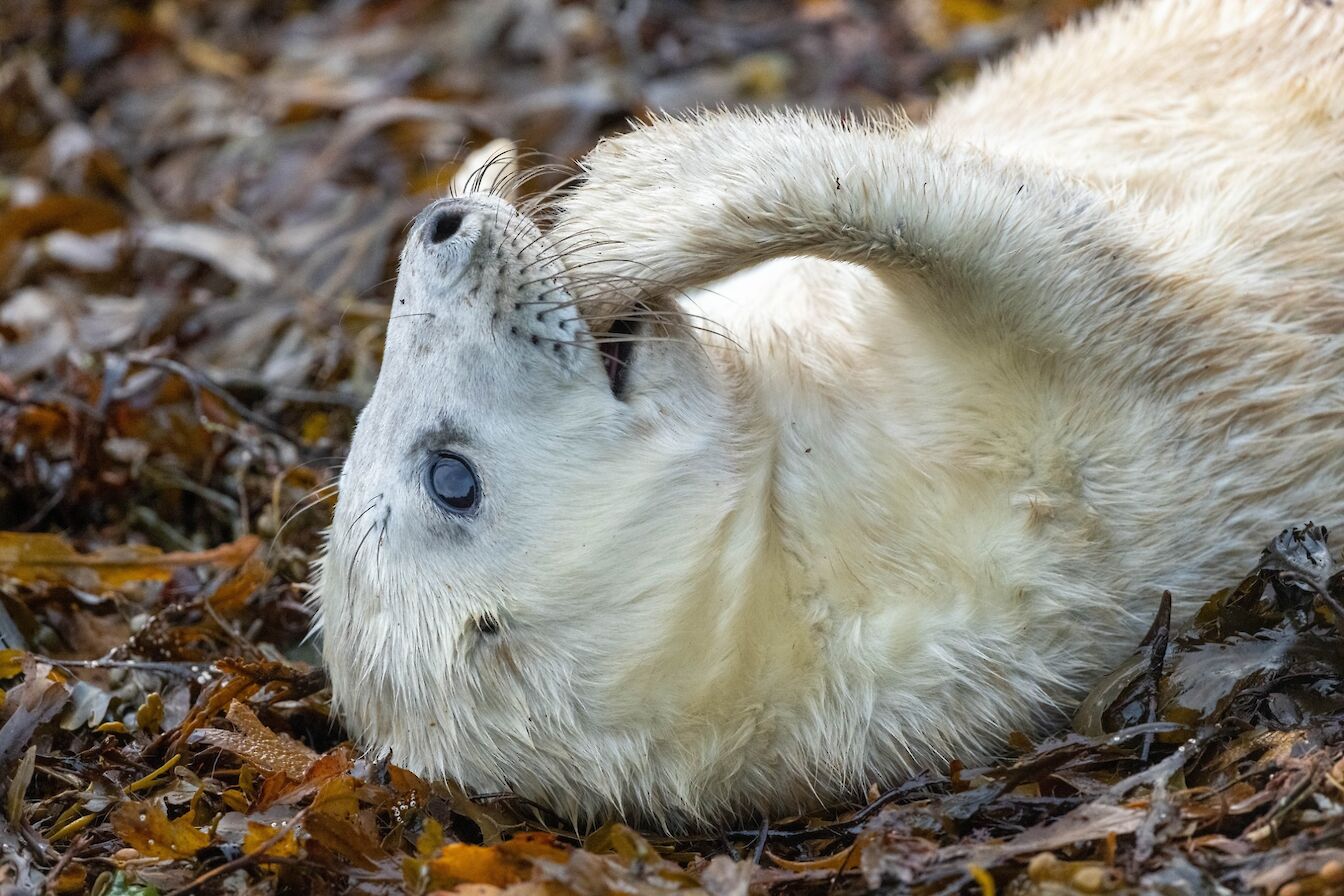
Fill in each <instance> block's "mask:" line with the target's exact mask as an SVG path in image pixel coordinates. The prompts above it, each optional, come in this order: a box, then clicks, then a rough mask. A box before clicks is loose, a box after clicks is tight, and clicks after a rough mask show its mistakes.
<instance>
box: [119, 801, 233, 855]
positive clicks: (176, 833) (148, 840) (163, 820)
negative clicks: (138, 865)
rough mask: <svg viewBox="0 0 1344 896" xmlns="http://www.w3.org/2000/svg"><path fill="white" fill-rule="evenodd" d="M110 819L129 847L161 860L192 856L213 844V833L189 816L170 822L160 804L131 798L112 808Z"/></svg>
mask: <svg viewBox="0 0 1344 896" xmlns="http://www.w3.org/2000/svg"><path fill="white" fill-rule="evenodd" d="M111 821H112V830H113V831H115V832H116V834H117V836H118V837H120V838H121V839H122V840H124V841H126V845H127V846H130V847H133V848H134V849H136V850H138V851H139V852H140V853H142V854H144V855H147V856H154V857H155V858H159V859H189V858H191V857H192V856H194V855H196V853H197V852H198V851H200V850H202V849H204V848H205V847H207V846H209V845H210V836H209V835H208V834H206V833H205V832H204V831H200V830H197V829H196V828H195V827H193V826H192V824H191V818H190V817H189V816H188V815H183V816H182V817H181V818H174V819H172V820H171V821H170V820H169V819H168V814H167V813H166V812H164V811H163V807H162V806H161V805H159V804H158V803H137V802H134V801H131V800H128V801H126V802H124V803H122V804H121V805H119V806H117V808H115V809H113V810H112V815H111Z"/></svg>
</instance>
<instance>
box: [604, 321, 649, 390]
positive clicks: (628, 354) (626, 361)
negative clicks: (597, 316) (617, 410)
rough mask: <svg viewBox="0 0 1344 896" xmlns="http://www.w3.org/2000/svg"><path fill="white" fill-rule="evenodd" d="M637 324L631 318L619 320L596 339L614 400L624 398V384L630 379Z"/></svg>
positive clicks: (636, 339)
mask: <svg viewBox="0 0 1344 896" xmlns="http://www.w3.org/2000/svg"><path fill="white" fill-rule="evenodd" d="M638 331H639V322H638V321H636V320H633V319H631V318H628V317H627V318H619V319H617V320H616V321H615V322H614V323H612V325H611V329H610V330H608V331H607V332H606V333H605V334H604V335H603V336H601V337H600V338H599V339H598V350H599V351H601V352H602V366H603V368H604V369H605V370H606V372H607V382H609V383H610V384H611V394H612V395H613V396H615V397H616V398H620V399H624V398H625V389H626V382H627V381H628V380H629V377H630V365H631V363H632V362H633V360H634V355H635V342H637V341H638V335H639V333H638Z"/></svg>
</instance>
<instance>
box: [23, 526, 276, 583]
mask: <svg viewBox="0 0 1344 896" xmlns="http://www.w3.org/2000/svg"><path fill="white" fill-rule="evenodd" d="M260 543H261V542H260V540H259V539H258V538H257V537H256V536H255V535H245V536H243V537H242V538H240V539H238V540H237V541H234V542H230V543H229V544H225V545H220V546H219V547H217V548H212V549H210V550H208V551H175V552H173V553H169V554H165V553H163V552H162V551H160V550H159V549H158V548H155V547H150V546H149V545H142V544H126V545H117V546H115V547H109V548H103V549H102V550H99V551H94V552H93V553H91V554H84V553H80V552H79V551H77V550H75V548H74V546H73V545H71V544H70V542H68V541H66V540H65V539H64V538H62V537H61V536H60V535H56V534H54V533H47V532H0V575H6V576H12V577H14V578H16V579H20V580H22V581H26V582H32V581H44V582H56V583H59V584H65V585H71V586H73V587H75V588H81V589H83V590H86V591H93V590H97V589H99V588H105V589H112V588H118V587H120V586H122V585H125V584H127V583H128V582H146V581H151V582H165V581H167V580H168V577H169V576H171V575H172V572H173V569H174V568H176V567H179V566H220V567H229V566H237V565H239V564H241V563H242V562H243V561H245V560H246V559H247V558H248V557H250V556H252V554H253V552H255V551H256V549H257V546H258V545H259V544H260Z"/></svg>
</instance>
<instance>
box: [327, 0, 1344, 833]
mask: <svg viewBox="0 0 1344 896" xmlns="http://www.w3.org/2000/svg"><path fill="white" fill-rule="evenodd" d="M586 168H587V170H588V178H587V181H586V182H585V184H584V185H583V186H582V187H581V188H580V189H578V191H577V192H576V193H575V194H574V195H573V196H572V197H570V199H569V200H568V202H567V206H566V213H565V216H564V217H563V218H562V220H561V223H560V226H559V228H558V232H557V233H556V234H555V235H553V242H554V244H556V245H558V250H559V251H558V252H550V251H548V252H547V254H546V255H545V257H543V258H542V259H541V260H537V253H538V252H542V251H543V247H546V246H548V245H551V244H552V242H550V241H547V240H544V239H542V240H537V241H536V242H535V243H530V242H529V241H531V240H535V239H536V238H537V235H536V233H535V231H534V230H532V228H531V225H530V224H528V223H527V222H526V221H524V220H522V219H519V218H515V217H513V213H512V211H511V210H510V209H509V208H508V207H507V206H502V205H498V204H495V202H494V200H488V199H480V198H475V199H467V200H462V201H463V202H465V203H466V204H465V205H464V206H463V207H464V208H467V209H468V210H469V211H470V215H469V218H468V223H467V225H464V231H466V233H465V235H464V236H463V240H464V241H465V243H467V244H472V243H473V241H477V242H479V241H480V240H485V241H486V243H487V244H489V245H493V244H494V242H495V241H500V240H502V244H501V245H502V246H503V249H501V250H500V252H499V254H498V255H490V256H489V257H487V258H485V260H484V261H483V260H481V258H480V257H477V256H476V255H472V256H470V257H467V256H466V255H462V257H458V256H455V255H453V254H452V252H451V251H449V250H446V249H443V248H442V247H440V248H439V249H435V250H430V249H427V248H426V247H425V245H424V244H423V241H422V240H421V239H420V235H421V230H416V231H414V232H413V233H412V236H411V238H410V239H409V240H408V243H407V248H406V252H405V254H404V255H403V268H402V274H401V278H400V281H399V283H398V287H397V296H398V300H397V301H398V304H397V305H396V306H395V309H394V319H393V321H392V322H391V325H390V327H389V330H388V340H387V350H386V361H385V365H384V369H383V371H382V373H381V375H380V378H379V382H378V386H377V389H376V391H375V394H374V396H373V399H372V401H371V402H370V404H369V406H368V407H367V408H366V410H365V411H364V413H363V415H362V416H361V418H360V423H359V428H358V431H357V432H356V436H355V441H354V444H353V446H352V449H351V455H350V459H349V462H348V464H347V466H346V470H345V473H344V476H343V479H342V487H341V499H340V505H339V508H338V511H337V517H336V521H335V524H334V527H333V530H332V536H331V540H330V545H329V549H328V554H327V557H326V560H325V563H324V564H323V566H322V568H321V573H320V577H319V592H320V596H321V610H322V620H323V625H324V650H325V654H326V658H327V661H328V664H329V667H330V672H331V676H332V683H333V690H334V694H335V697H336V701H337V704H338V706H339V708H340V709H341V711H342V713H343V714H344V717H345V719H346V721H347V722H348V724H349V725H350V726H351V729H352V730H353V731H354V732H355V733H356V734H357V735H358V736H360V737H361V738H362V739H363V741H364V742H366V743H367V744H368V745H370V746H371V747H374V748H376V749H379V750H390V751H391V752H392V754H393V758H394V759H395V761H397V762H399V763H400V764H402V765H405V766H407V767H409V768H411V769H413V770H415V771H417V772H420V773H422V774H427V775H431V776H450V777H455V778H459V779H461V780H462V781H464V782H465V783H466V784H467V785H469V786H471V787H475V788H478V789H483V790H494V789H497V788H504V787H511V788H513V789H514V790H516V791H517V792H518V793H520V794H522V795H524V796H526V797H530V798H532V799H535V800H539V801H541V802H544V803H547V804H549V805H551V806H553V807H554V808H556V809H557V810H559V811H560V812H562V813H565V814H568V815H573V816H576V817H577V816H583V817H592V816H601V815H606V814H610V813H612V812H624V813H627V814H636V815H639V816H642V817H645V818H650V819H653V820H657V821H661V822H664V823H667V824H670V825H675V824H686V823H691V822H695V821H703V820H711V819H721V818H723V817H725V816H728V815H732V814H755V813H761V812H768V813H782V812H791V811H794V810H797V809H800V808H804V807H808V806H812V805H815V804H817V803H819V802H825V801H829V800H834V799H836V798H838V797H840V796H842V795H845V794H849V793H853V792H854V791H856V790H857V789H859V788H861V787H862V786H864V785H866V784H867V783H868V782H870V781H874V780H877V781H883V782H890V781H891V780H893V779H895V778H898V777H899V776H901V775H903V774H905V773H908V772H909V771H911V770H912V769H916V768H919V767H921V766H926V765H934V766H942V765H944V764H945V763H946V762H947V760H949V759H951V758H953V757H959V758H961V759H963V760H967V761H971V762H975V761H979V760H981V759H984V758H986V757H987V756H989V755H990V754H991V753H992V752H993V751H994V750H995V749H996V748H997V747H998V746H999V745H1000V744H1001V743H1002V741H1003V738H1004V736H1005V735H1006V734H1007V733H1008V732H1010V731H1012V730H1013V729H1031V728H1033V727H1035V726H1038V725H1039V724H1041V723H1042V722H1043V721H1044V720H1045V719H1046V718H1047V717H1054V718H1058V717H1059V712H1060V711H1061V710H1066V709H1068V708H1069V707H1070V706H1071V705H1072V703H1073V702H1074V701H1075V700H1076V698H1077V696H1078V695H1079V694H1080V693H1081V692H1083V691H1085V690H1086V689H1087V688H1088V687H1089V686H1090V685H1091V684H1092V683H1093V681H1094V680H1095V678H1096V677H1097V675H1098V674H1100V673H1101V672H1102V671H1104V670H1105V669H1107V668H1108V667H1110V666H1111V665H1113V664H1114V663H1115V662H1117V661H1118V660H1119V659H1121V658H1122V657H1123V656H1124V655H1126V654H1127V653H1128V652H1129V651H1130V650H1131V649H1132V648H1133V646H1134V644H1135V642H1136V641H1137V639H1138V638H1139V636H1140V635H1141V633H1142V631H1143V629H1144V627H1145V626H1146V624H1147V622H1148V621H1149V619H1150V618H1151V616H1152V614H1153V612H1154V611H1155V609H1156V604H1157V597H1158V596H1159V595H1160V593H1161V591H1162V590H1163V589H1170V590H1171V591H1172V592H1173V594H1174V596H1175V598H1176V600H1177V606H1178V609H1179V610H1181V611H1183V612H1184V611H1188V610H1189V608H1191V607H1192V606H1193V605H1194V602H1195V601H1196V600H1197V599H1199V598H1201V597H1203V596H1204V595H1205V593H1206V592H1207V591H1209V590H1210V589H1211V588H1213V587H1215V586H1217V585H1218V584H1219V583H1220V582H1223V581H1225V580H1227V579H1228V578H1230V577H1234V576H1236V575H1237V574H1238V573H1239V572H1241V571H1242V570H1244V569H1245V567H1246V566H1247V565H1248V564H1249V562H1250V561H1252V560H1253V558H1254V556H1255V552H1256V550H1257V549H1258V547H1259V546H1260V545H1261V544H1262V543H1263V542H1264V540H1265V539H1266V538H1267V537H1268V536H1270V535H1272V534H1273V533H1274V532H1275V531H1277V530H1278V529H1279V528H1281V527H1283V526H1286V525H1290V524H1293V523H1300V522H1303V521H1305V520H1307V519H1315V520H1318V521H1325V522H1331V521H1338V520H1341V519H1344V491H1342V490H1341V482H1344V10H1339V9H1332V8H1329V7H1327V6H1325V5H1321V4H1304V3H1300V2H1296V0H1294V2H1287V0H1225V2H1218V0H1179V2H1153V3H1148V4H1144V5H1124V6H1121V7H1118V8H1114V9H1110V10H1106V11H1104V12H1102V13H1099V14H1098V15H1096V16H1095V17H1094V18H1093V19H1092V20H1090V21H1087V22H1084V23H1082V24H1080V25H1077V26H1074V27H1071V28H1068V29H1066V30H1065V31H1064V32H1062V33H1061V34H1059V35H1058V36H1056V37H1054V38H1052V39H1050V40H1047V41H1043V42H1041V43H1038V44H1037V45H1035V46H1033V47H1031V48H1028V49H1027V50H1026V51H1025V52H1023V53H1021V54H1019V55H1018V56H1016V57H1015V58H1013V59H1011V60H1010V61H1008V62H1007V63H1006V64H1004V65H1001V66H999V67H998V68H996V69H995V70H993V71H991V72H989V73H987V74H985V75H984V76H983V77H981V78H980V79H979V81H977V82H976V84H975V85H974V86H972V87H971V88H969V89H968V90H966V91H964V92H962V93H960V94H958V95H955V96H953V97H950V98H949V99H948V100H947V102H946V103H945V104H944V105H943V107H942V108H941V111H940V112H939V113H938V114H937V115H935V117H934V118H933V120H932V121H930V122H929V123H928V124H927V125H925V126H922V127H918V128H915V127H910V126H908V125H905V124H902V123H900V122H899V121H895V120H892V121H868V122H863V123H855V122H843V121H839V120H835V119H832V118H828V117H824V116H819V115H813V114H805V113H788V114H779V113H769V114H767V113H734V114H728V113H721V114H715V115H704V116H701V117H698V118H695V119H692V120H689V121H673V120H664V121H659V122H657V123H655V124H652V125H650V126H646V127H643V128H640V129H638V130H636V131H635V132H634V133H631V134H628V135H626V136H623V137H620V138H617V139H615V140H611V141H608V142H606V143H604V144H603V145H602V146H600V147H599V148H598V149H597V150H596V151H595V152H594V154H593V155H592V156H591V157H590V158H589V159H588V160H587V162H586ZM445 253H446V254H445ZM556 255H563V264H564V265H565V266H566V267H567V268H568V270H569V276H568V279H567V280H563V281H554V282H552V281H546V282H542V283H532V282H531V281H532V280H533V279H534V278H535V275H536V273H537V271H538V270H539V269H545V270H546V271H547V272H549V273H551V274H554V275H557V276H559V275H560V274H561V273H562V272H561V270H560V262H558V261H556V260H555V256H556ZM491 258H493V259H494V260H490V259H491ZM755 265H760V267H757V268H755V269H753V270H748V271H746V272H745V273H742V274H738V275H737V276H732V277H729V275H733V274H735V273H736V272H739V271H743V270H744V269H747V268H752V266H755ZM724 277H729V279H728V280H726V281H723V282H721V283H719V284H717V285H715V286H713V287H711V289H710V290H708V291H703V292H698V293H693V294H692V295H691V297H690V299H689V300H688V302H689V303H690V304H693V305H695V306H698V307H699V308H700V309H701V310H702V312H703V313H705V314H706V315H707V316H709V317H711V318H713V319H714V320H715V321H716V322H718V323H719V324H721V325H722V326H723V328H724V329H726V330H727V331H729V333H730V334H731V337H732V340H734V341H735V343H736V344H734V342H733V341H730V340H728V339H725V338H723V337H720V336H717V335H714V334H705V333H702V332H700V331H691V330H688V331H687V332H692V333H696V334H698V338H697V340H696V341H695V342H694V343H693V344H689V343H688V342H687V341H663V342H648V343H644V344H640V345H639V346H638V347H637V349H636V357H635V365H634V368H633V371H634V372H633V375H632V376H633V378H632V381H631V393H630V395H629V399H628V401H624V402H623V401H617V400H616V399H614V398H613V397H612V396H611V394H610V391H609V389H608V385H607V382H606V379H605V377H604V375H603V373H602V370H601V367H600V364H599V363H598V361H597V359H596V357H595V355H594V354H593V353H592V352H591V351H586V350H585V349H584V347H583V346H577V347H574V346H565V347H564V349H563V350H562V351H561V352H555V351H554V350H552V349H550V348H549V343H548V342H546V340H547V339H550V338H562V336H561V334H563V333H566V332H568V333H572V332H574V331H575V330H580V331H583V332H586V324H585V322H584V321H583V319H582V317H580V316H579V315H578V314H577V313H576V312H575V311H574V309H573V308H567V309H564V310H562V311H557V312H555V315H560V316H563V315H569V317H568V320H569V323H568V324H567V327H568V328H569V329H568V330H559V329H557V326H558V325H557V324H555V323H554V321H553V320H550V321H538V320H536V319H535V316H533V315H532V311H533V310H535V309H534V306H526V305H525V306H524V309H523V311H522V312H521V313H519V312H515V311H514V310H513V308H512V303H513V302H514V301H526V300H529V299H532V298H535V294H536V292H537V291H539V290H542V289H550V288H551V287H555V288H556V290H557V291H556V292H553V293H552V294H551V297H552V298H553V297H555V296H557V295H558V296H560V297H562V298H564V297H568V296H571V295H573V296H574V297H575V298H579V299H582V298H583V297H584V295H585V293H593V290H594V289H595V287H594V284H597V283H602V284H605V285H610V284H613V283H615V284H622V285H628V288H627V291H628V292H634V291H637V290H636V285H637V283H641V282H648V281H647V280H637V279H632V278H650V279H652V280H656V281H659V282H662V283H665V284H669V285H670V286H673V287H680V288H686V289H690V288H692V287H696V286H700V285H703V284H706V283H710V282H711V281H715V280H718V279H719V278H724ZM562 282H563V283H567V284H568V286H567V287H561V285H560V284H561V283H562ZM519 297H521V299H520V298H519ZM403 300H404V301H403ZM402 312H405V313H407V314H411V313H417V314H419V313H425V314H433V315H434V316H433V317H398V315H400V314H402ZM496 313H498V314H499V315H500V317H498V318H493V317H492V315H494V314H496ZM509 327H520V328H521V330H520V334H519V335H518V336H516V337H514V336H512V334H510V333H509ZM533 333H536V334H539V339H540V340H541V341H540V342H539V344H538V345H532V344H531V341H530V338H529V336H530V335H531V334H533ZM563 338H566V339H567V338H568V337H563ZM580 342H582V340H580ZM447 416H451V417H452V418H453V419H454V420H456V421H457V422H458V423H459V424H460V425H461V426H462V427H463V428H465V429H468V430H469V431H470V433H471V434H472V441H473V443H474V444H473V445H472V446H470V447H462V446H454V445H437V444H435V443H433V442H432V441H430V442H426V441H425V433H426V431H427V430H428V429H432V427H434V426H437V425H438V424H439V422H440V421H442V420H443V419H444V418H445V417H447ZM438 449H454V450H461V451H462V453H464V454H466V455H468V456H470V457H471V458H472V460H473V462H474V463H475V464H476V465H477V468H478V471H479V472H480V474H481V478H482V483H483V486H482V487H483V489H484V497H483V501H482V505H481V512H480V514H479V516H477V517H476V518H475V519H472V520H470V521H467V522H463V521H458V520H451V519H448V518H447V517H445V515H444V514H443V513H442V512H441V511H439V510H438V508H436V507H435V506H433V505H432V504H431V503H430V502H429V501H428V500H427V497H426V494H425V490H424V487H423V482H422V479H421V478H420V472H419V471H421V470H422V468H423V457H424V454H425V452H426V451H429V450H438ZM366 508H367V510H366ZM361 513H363V514H364V515H362V516H361ZM384 519H386V520H387V524H386V531H385V532H384V531H383V529H382V526H383V523H382V521H383V520H384ZM371 522H373V523H376V525H375V526H374V527H373V528H369V523H371ZM361 542H362V543H363V545H364V547H363V548H362V549H360V550H359V552H358V553H357V547H358V545H359V544H360V543H361ZM487 613H489V614H493V615H494V616H496V617H497V618H498V619H499V621H500V631H499V633H498V634H496V635H486V636H483V635H481V634H480V633H479V632H477V631H476V628H475V626H474V624H473V622H472V620H473V618H475V617H478V616H481V615H482V614H487Z"/></svg>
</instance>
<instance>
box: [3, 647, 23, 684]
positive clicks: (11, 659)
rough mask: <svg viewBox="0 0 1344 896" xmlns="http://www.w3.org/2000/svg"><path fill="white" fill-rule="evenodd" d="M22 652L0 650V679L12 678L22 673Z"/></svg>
mask: <svg viewBox="0 0 1344 896" xmlns="http://www.w3.org/2000/svg"><path fill="white" fill-rule="evenodd" d="M23 657H24V652H23V651H22V650H12V649H11V650H0V679H4V678H14V677H16V676H17V675H18V674H19V673H20V672H22V671H23Z"/></svg>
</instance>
